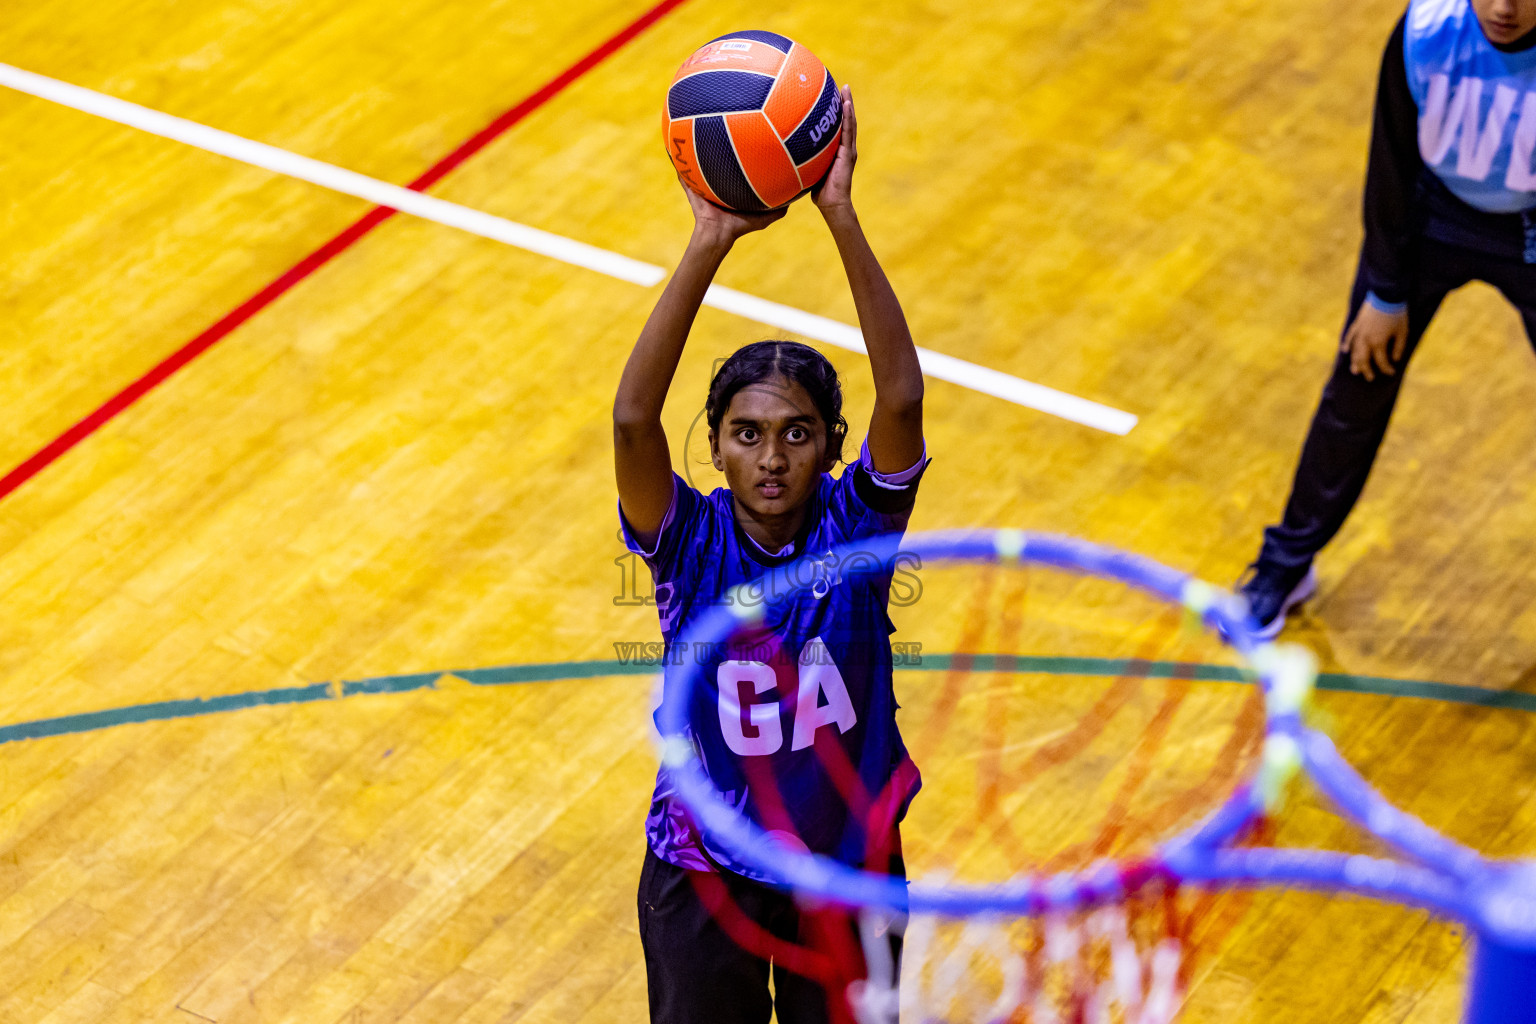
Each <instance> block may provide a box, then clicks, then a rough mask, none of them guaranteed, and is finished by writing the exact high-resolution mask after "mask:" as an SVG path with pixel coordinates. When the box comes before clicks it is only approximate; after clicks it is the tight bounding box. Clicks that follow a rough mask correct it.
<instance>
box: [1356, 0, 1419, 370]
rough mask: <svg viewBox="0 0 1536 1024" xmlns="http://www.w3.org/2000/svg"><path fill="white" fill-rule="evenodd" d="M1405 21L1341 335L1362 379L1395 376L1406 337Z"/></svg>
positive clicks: (1385, 77)
mask: <svg viewBox="0 0 1536 1024" xmlns="http://www.w3.org/2000/svg"><path fill="white" fill-rule="evenodd" d="M1405 20H1406V16H1405V19H1404V20H1400V21H1398V23H1397V28H1396V29H1395V30H1394V31H1393V32H1392V38H1391V39H1389V40H1388V41H1387V48H1386V52H1385V53H1383V54H1382V59H1381V75H1380V77H1379V79H1378V81H1377V85H1376V109H1375V114H1374V115H1373V118H1372V124H1371V156H1370V163H1369V165H1368V168H1367V170H1366V175H1365V203H1364V213H1365V242H1364V244H1363V245H1362V246H1361V248H1360V276H1361V279H1362V281H1363V282H1364V284H1365V287H1366V289H1367V298H1366V301H1365V303H1364V304H1363V305H1362V306H1361V307H1360V311H1359V313H1357V314H1356V316H1355V319H1354V321H1353V322H1352V323H1351V324H1350V325H1349V329H1348V330H1347V331H1346V332H1345V334H1344V339H1343V341H1342V343H1341V345H1340V348H1341V349H1342V350H1343V351H1345V352H1347V353H1349V363H1350V371H1351V372H1352V373H1355V374H1360V375H1363V376H1364V377H1365V379H1366V380H1374V379H1375V375H1376V373H1377V372H1381V373H1385V374H1388V375H1390V374H1393V373H1395V372H1396V370H1395V369H1394V364H1395V363H1397V362H1398V361H1400V360H1401V359H1402V357H1403V349H1404V346H1405V345H1406V344H1407V341H1408V310H1407V302H1408V286H1409V273H1410V272H1409V267H1410V266H1411V264H1412V254H1413V238H1414V230H1413V201H1414V199H1413V197H1414V191H1415V188H1416V186H1417V184H1418V179H1419V174H1420V173H1421V171H1422V169H1423V166H1424V164H1423V158H1422V157H1420V155H1419V143H1418V107H1417V105H1415V103H1414V102H1413V94H1412V93H1411V92H1410V91H1409V88H1408V67H1407V63H1406V60H1405V57H1404V52H1403V34H1404V28H1405V26H1404V21H1405Z"/></svg>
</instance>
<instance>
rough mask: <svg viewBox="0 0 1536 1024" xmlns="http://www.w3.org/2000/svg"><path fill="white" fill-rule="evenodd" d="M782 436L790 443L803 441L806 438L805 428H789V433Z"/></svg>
mask: <svg viewBox="0 0 1536 1024" xmlns="http://www.w3.org/2000/svg"><path fill="white" fill-rule="evenodd" d="M784 436H785V437H787V438H789V439H790V440H791V441H804V440H805V438H806V433H805V428H803V427H790V428H789V433H787V434H785V435H784Z"/></svg>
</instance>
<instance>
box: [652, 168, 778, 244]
mask: <svg viewBox="0 0 1536 1024" xmlns="http://www.w3.org/2000/svg"><path fill="white" fill-rule="evenodd" d="M677 182H678V184H679V185H682V186H683V195H685V196H687V197H688V205H689V206H691V207H692V208H693V232H694V234H695V235H698V236H700V237H701V238H703V239H704V240H706V241H710V242H715V243H718V244H722V245H730V244H731V243H732V242H734V241H736V239H738V238H740V237H741V236H742V235H749V234H751V233H752V232H754V231H761V230H763V228H765V227H767V226H768V225H770V224H772V223H773V222H774V221H776V220H782V219H783V217H784V214H785V213H786V212H788V207H780V208H779V209H777V210H769V211H767V212H766V213H737V212H736V211H735V210H727V209H725V208H724V207H721V206H716V205H715V204H714V203H712V202H710V201H709V200H708V199H705V198H704V197H703V196H701V195H699V194H698V193H697V192H695V191H694V190H693V189H691V188H689V187H688V186H687V185H686V184H683V179H682V178H678V179H677Z"/></svg>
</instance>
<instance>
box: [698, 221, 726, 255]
mask: <svg viewBox="0 0 1536 1024" xmlns="http://www.w3.org/2000/svg"><path fill="white" fill-rule="evenodd" d="M735 244H736V237H735V236H734V235H732V234H731V233H730V232H729V231H728V230H726V229H725V228H722V227H718V226H712V225H705V224H695V225H694V226H693V237H692V238H690V239H689V240H688V246H689V248H698V249H703V250H705V251H707V252H714V253H719V254H720V255H722V256H723V255H725V254H726V253H728V252H730V251H731V246H733V245H735Z"/></svg>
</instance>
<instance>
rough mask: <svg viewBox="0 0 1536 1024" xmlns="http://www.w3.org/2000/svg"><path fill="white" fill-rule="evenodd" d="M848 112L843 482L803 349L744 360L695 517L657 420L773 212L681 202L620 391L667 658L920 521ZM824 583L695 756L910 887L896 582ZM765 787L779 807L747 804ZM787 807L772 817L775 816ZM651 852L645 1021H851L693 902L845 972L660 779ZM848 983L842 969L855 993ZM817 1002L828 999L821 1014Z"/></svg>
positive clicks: (790, 613) (763, 347)
mask: <svg viewBox="0 0 1536 1024" xmlns="http://www.w3.org/2000/svg"><path fill="white" fill-rule="evenodd" d="M842 100H843V110H844V112H845V113H844V117H845V118H846V120H845V123H844V129H843V136H842V142H841V144H840V147H839V150H838V154H837V157H836V159H835V161H834V163H833V166H832V168H831V170H830V171H829V173H828V175H827V178H826V180H825V182H824V184H823V186H822V187H821V188H820V189H819V190H818V192H817V193H816V195H815V202H816V205H817V207H818V208H819V209H820V211H821V213H822V215H823V217H824V218H825V220H826V223H827V226H828V228H829V229H830V230H831V232H832V237H833V238H834V239H835V240H836V243H837V246H838V251H839V252H840V254H841V255H842V259H843V265H844V268H845V269H846V271H847V274H848V283H849V287H850V288H851V290H852V292H853V298H854V304H855V306H856V307H857V309H858V315H859V323H860V326H861V327H862V328H863V331H864V337H865V341H866V343H867V345H868V349H869V358H870V366H871V369H872V371H873V374H874V380H875V407H874V413H873V415H872V416H871V418H870V424H869V433H868V436H867V438H866V440H865V443H864V445H863V449H862V451H861V453H860V456H859V458H858V461H857V462H855V463H854V464H853V465H851V466H850V467H849V468H848V469H847V470H846V471H845V472H844V473H843V474H842V476H841V477H840V478H836V479H834V478H833V477H832V476H831V475H830V472H829V471H830V470H831V469H832V468H833V467H834V466H835V465H836V464H837V463H838V462H839V461H840V459H841V454H842V444H843V439H844V435H845V434H846V432H847V423H846V421H845V420H844V419H843V416H842V411H841V410H842V392H841V389H840V387H839V384H838V381H837V375H836V372H835V371H834V370H833V368H832V366H831V364H830V363H828V362H827V360H826V359H825V358H824V357H822V356H821V355H820V354H819V353H817V352H816V351H815V350H813V349H811V348H809V347H807V346H804V345H799V344H796V343H793V342H776V341H767V342H759V343H757V344H753V345H749V346H747V347H746V348H743V349H741V350H740V351H738V352H736V353H735V354H734V355H733V356H731V358H730V359H728V360H727V361H726V362H725V363H724V364H723V365H722V366H721V368H720V370H719V371H718V372H717V373H716V375H715V378H714V381H713V382H712V383H711V385H710V391H709V398H708V403H707V406H706V410H707V418H708V421H709V427H710V451H711V456H712V458H713V460H714V464H715V466H716V468H718V469H720V470H722V471H723V472H724V474H725V478H726V482H727V484H728V485H729V488H728V489H727V488H721V489H718V490H716V491H715V492H714V493H712V494H710V495H708V496H705V495H702V494H700V493H699V492H697V491H695V490H694V489H693V488H691V487H689V486H688V485H687V484H686V483H684V481H683V480H682V479H681V478H679V477H678V476H677V475H676V474H675V473H674V472H673V471H672V462H671V454H670V451H669V448H668V445H667V438H666V434H665V432H664V431H663V429H662V425H661V412H662V405H663V402H664V401H665V398H666V394H667V389H668V386H669V385H670V383H671V380H672V376H673V373H674V372H675V370H676V368H677V363H678V359H679V357H680V356H681V355H682V351H683V346H684V344H685V342H686V341H687V337H688V332H689V329H690V327H691V325H692V323H693V319H694V317H695V315H696V314H697V312H698V309H699V305H700V302H701V301H702V299H703V297H704V293H705V290H706V289H707V288H708V287H709V283H710V281H711V279H712V278H713V277H714V274H715V272H716V270H717V269H718V267H719V266H720V263H721V261H722V260H723V259H724V258H725V256H726V254H727V253H728V252H729V251H730V249H731V247H732V245H733V244H734V243H735V241H736V240H737V239H738V238H740V237H741V236H742V235H745V234H747V233H749V232H752V231H756V230H760V229H762V228H764V227H767V226H768V225H769V224H771V223H773V222H774V221H776V220H778V219H779V218H781V217H782V216H783V215H784V211H783V210H778V211H773V212H769V213H765V214H759V215H743V214H737V213H732V212H728V211H725V210H721V209H719V208H717V207H714V206H712V205H710V204H709V203H707V202H705V201H704V200H703V199H700V198H699V197H698V196H696V195H694V194H693V193H692V192H688V191H687V190H686V189H685V190H684V191H685V192H687V195H688V200H689V202H690V204H691V205H692V207H693V212H694V217H695V225H694V232H693V236H692V238H691V239H690V240H689V243H688V248H687V250H686V252H685V253H684V254H683V258H682V261H681V263H680V264H679V266H678V269H677V272H676V273H675V274H674V275H673V277H672V280H671V281H670V282H668V284H667V287H666V290H665V291H664V292H663V294H662V296H661V299H660V301H659V302H658V303H657V305H656V309H655V311H654V312H652V314H651V317H650V319H649V320H648V321H647V323H646V325H645V329H644V330H643V331H642V333H641V335H640V338H639V340H638V341H637V342H636V344H635V348H634V352H633V353H632V354H631V355H630V358H629V362H628V364H627V365H626V366H625V369H624V374H623V378H622V380H621V381H620V383H619V390H618V397H617V399H616V401H615V403H614V447H615V470H616V476H617V479H618V490H619V507H620V519H621V521H622V524H623V529H624V534H625V538H626V542H627V543H628V544H629V546H630V547H631V549H632V550H634V551H636V552H637V553H639V554H640V555H642V556H643V557H644V558H645V560H646V562H647V564H648V565H649V566H650V567H651V571H652V574H653V575H654V577H655V581H656V600H657V608H658V611H659V614H660V617H661V627H662V638H663V640H664V641H666V642H667V644H668V645H669V646H670V645H671V644H672V643H673V642H674V641H675V640H676V638H677V637H678V635H679V634H680V633H681V632H682V631H683V630H684V629H685V628H686V626H687V624H688V623H689V621H690V619H691V618H692V617H693V616H694V615H696V614H697V613H699V612H702V611H704V610H706V609H707V608H709V607H710V606H711V605H712V604H714V603H715V601H716V600H717V599H718V598H719V597H720V595H721V594H722V593H723V592H724V591H725V590H727V589H728V588H729V587H732V586H734V585H736V584H739V583H744V582H748V581H750V580H753V579H755V578H757V577H759V576H761V575H762V574H763V573H764V572H766V571H767V570H768V569H769V568H770V567H772V566H775V565H780V564H784V563H786V562H788V561H790V560H792V559H795V558H798V557H800V556H801V555H805V554H813V555H814V554H816V553H819V552H827V551H828V550H829V549H831V548H835V547H838V546H839V545H842V544H844V543H846V542H848V541H850V540H855V539H857V538H859V537H864V536H872V535H877V534H882V533H887V532H891V531H899V530H902V529H904V528H905V526H906V522H907V518H908V516H909V515H910V513H911V509H912V505H913V501H914V500H915V497H916V489H917V485H918V480H919V478H920V476H921V475H922V472H923V469H924V468H925V465H926V459H925V453H924V447H923V428H922V424H923V420H922V410H923V378H922V372H921V370H920V368H919V366H918V361H917V352H916V350H915V349H914V347H913V344H912V338H911V335H910V333H909V332H908V330H907V325H906V319H905V317H904V316H903V314H902V311H901V306H900V304H899V303H898V302H897V299H896V295H895V293H894V292H893V291H892V289H891V286H890V284H889V282H888V281H887V280H886V277H885V274H884V272H883V271H882V270H881V268H880V265H879V263H878V262H877V261H876V259H875V256H874V253H873V252H872V251H871V250H870V248H869V244H868V242H867V241H866V240H865V237H864V233H863V230H862V228H861V227H860V224H859V220H858V217H857V216H856V215H855V213H854V209H853V202H852V197H851V186H852V175H853V168H854V162H855V159H856V155H857V150H856V133H857V129H856V122H855V120H854V112H853V105H852V99H851V96H850V95H849V93H848V91H847V89H846V87H845V89H844V92H843V96H842ZM825 571H826V572H827V574H828V575H827V579H828V582H829V585H828V586H826V587H824V588H822V587H818V588H816V591H815V592H814V593H813V592H805V593H803V595H802V597H801V598H800V599H798V600H796V601H794V602H792V603H791V604H790V606H789V607H787V608H784V609H782V614H776V615H775V616H773V617H772V619H773V621H771V622H770V623H769V624H768V625H769V629H770V630H771V641H770V642H771V644H772V645H773V647H774V649H776V650H777V651H780V652H782V656H781V657H771V658H768V659H766V660H765V659H763V658H762V656H761V654H753V655H752V656H751V658H752V660H747V656H745V655H741V654H733V656H732V657H731V659H730V660H725V659H724V658H722V657H719V656H716V657H715V660H714V661H713V662H712V663H710V664H708V665H707V666H706V674H705V676H704V678H705V679H707V680H709V681H710V682H711V683H717V684H718V694H717V695H716V696H715V697H714V699H716V700H718V704H719V715H718V722H716V721H714V719H715V718H716V717H717V716H715V715H714V713H713V709H711V710H710V711H709V713H708V714H706V715H705V716H704V718H703V720H702V721H699V720H697V719H696V720H695V741H696V742H697V743H698V745H699V748H700V751H701V754H702V756H703V759H704V762H705V764H706V766H707V768H708V770H709V772H710V775H711V778H712V780H713V781H714V782H715V784H716V785H717V786H718V787H719V788H720V789H721V790H722V791H724V792H726V793H727V794H729V795H731V796H732V798H733V799H735V800H737V801H738V804H739V806H741V807H742V808H743V809H744V810H745V811H747V812H748V813H751V814H754V815H755V816H757V817H758V818H759V820H761V821H762V822H763V823H764V824H766V825H768V826H769V827H773V828H776V829H777V830H779V831H780V832H788V833H792V834H793V836H794V837H795V838H794V839H793V840H791V841H795V842H803V843H804V844H806V845H807V846H809V847H810V848H811V849H813V850H817V851H818V852H824V853H828V854H832V855H834V856H837V857H839V858H841V859H843V860H845V861H846V862H849V863H858V864H861V865H879V866H880V867H884V868H887V869H889V870H892V871H895V872H902V871H903V867H902V864H901V859H900V849H899V841H898V840H897V839H896V837H895V830H896V825H897V822H898V821H899V820H900V818H901V816H902V815H903V814H904V813H905V810H906V805H907V803H908V801H910V799H911V797H912V795H913V794H914V793H915V792H916V790H917V787H918V785H919V783H918V779H917V773H916V770H915V769H914V768H913V767H912V763H911V761H910V759H909V758H908V757H907V755H906V749H905V747H904V746H903V744H902V741H901V737H900V735H899V734H898V732H897V729H896V722H895V712H896V703H895V696H894V693H893V691H892V686H891V654H890V645H889V640H888V636H889V631H890V628H891V627H890V620H889V618H888V617H887V615H886V604H887V601H888V598H889V579H888V578H886V579H883V580H882V579H878V578H871V577H861V578H859V579H857V580H853V581H842V580H838V579H837V574H836V567H835V565H830V564H829V565H827V566H826V567H825ZM818 594H819V595H820V596H818ZM807 651H813V652H814V656H806V652H807ZM828 655H830V657H828ZM684 656H685V657H692V656H693V654H692V652H684ZM713 692H714V690H713V688H712V689H711V693H713ZM833 748H835V749H833ZM829 757H830V758H837V759H846V762H847V763H851V765H852V766H854V768H855V770H856V771H857V773H858V776H859V780H860V782H861V783H862V788H863V791H864V792H866V793H868V794H879V795H880V797H881V798H877V799H875V800H874V801H873V803H872V805H871V806H870V808H869V809H868V813H867V815H858V814H853V813H851V812H850V809H849V807H848V803H847V801H846V800H845V799H844V798H843V796H841V795H840V793H839V791H838V790H837V788H836V787H835V786H834V785H833V784H832V782H831V780H830V779H829V778H828V776H827V773H826V772H825V771H824V770H823V769H822V762H823V760H824V759H827V758H829ZM749 762H755V763H749ZM765 765H766V766H768V767H767V769H766V771H767V775H768V778H769V782H770V785H771V786H772V787H773V788H774V789H775V790H776V793H775V794H773V795H772V799H768V800H759V799H757V798H758V797H762V796H765V794H762V793H761V792H760V791H759V790H758V789H757V784H758V783H759V782H760V780H761V779H762V778H763V774H762V771H763V770H764V766H765ZM780 796H781V797H782V800H783V807H782V812H781V813H780V815H778V816H775V815H774V814H773V813H772V809H771V808H770V807H768V806H767V805H777V804H778V798H779V797H780ZM646 838H647V844H648V847H649V849H648V850H647V852H646V857H645V866H644V868H643V869H642V873H641V880H640V893H639V912H640V935H641V941H642V944H643V946H644V950H645V961H646V974H647V981H648V989H649V997H650V1012H651V1019H652V1020H653V1021H665V1022H668V1024H682V1022H700V1024H703V1022H706V1021H707V1022H709V1024H731V1022H737V1021H739V1022H749V1021H750V1022H766V1021H767V1020H768V1019H769V1017H770V1016H771V1014H772V1013H773V1011H774V1009H775V1004H776V1008H777V1010H778V1019H779V1020H780V1021H783V1022H786V1024H798V1022H808V1021H820V1020H826V1019H829V1015H830V1019H839V1018H842V1017H843V1016H844V1014H845V1012H846V1011H845V1007H844V1006H843V1004H842V1001H841V992H842V991H843V989H844V988H845V986H846V982H847V981H848V980H851V976H850V977H844V978H840V979H823V980H825V981H827V982H828V983H829V984H828V985H827V987H826V988H825V989H824V988H823V987H822V985H821V984H818V983H817V982H815V981H813V980H811V979H808V978H805V977H802V976H800V975H798V974H796V973H794V972H792V971H790V970H787V969H786V968H785V966H784V965H783V964H782V963H774V964H771V965H770V963H769V961H768V960H767V959H765V958H763V957H761V956H758V955H756V954H754V953H752V952H749V951H748V950H745V949H743V948H740V947H738V946H737V945H736V944H735V943H734V942H733V941H732V940H731V939H730V938H729V937H727V935H726V933H725V932H724V931H723V930H722V928H721V926H720V925H719V923H718V922H717V921H716V920H715V917H714V915H713V914H712V912H711V910H710V909H709V908H708V907H707V906H706V904H705V902H704V901H703V900H701V898H700V891H701V890H703V891H707V892H718V891H719V888H720V887H721V885H722V883H723V887H724V888H725V889H726V890H727V892H728V897H729V898H730V899H731V900H732V901H733V902H734V903H735V905H736V906H737V907H739V908H740V909H741V910H742V911H743V912H745V913H746V914H747V916H748V917H750V918H751V919H752V920H753V921H754V922H756V924H757V925H759V926H760V927H761V928H763V929H765V930H766V931H767V932H769V933H771V934H772V935H774V936H775V937H777V938H779V939H781V940H787V941H791V942H797V943H799V944H801V945H821V944H825V943H826V942H829V941H830V942H832V943H833V944H834V945H840V946H841V947H842V949H843V951H844V952H845V953H846V954H848V957H847V958H846V959H851V960H856V959H857V950H856V946H854V945H853V941H852V935H851V934H850V933H848V931H847V929H846V926H845V928H844V934H842V935H840V936H839V935H834V936H830V937H829V936H827V935H826V934H825V932H824V930H823V926H824V924H825V919H824V915H823V916H821V917H818V918H816V919H814V920H813V918H812V915H810V914H808V913H806V914H802V912H801V911H800V910H799V909H798V908H797V907H796V905H795V902H794V900H793V898H792V897H791V896H788V895H785V894H783V893H780V892H778V891H776V890H773V889H770V888H768V887H766V886H764V885H761V884H758V883H757V882H755V881H753V880H751V879H750V878H748V877H745V876H746V874H747V872H746V871H745V870H744V869H743V868H741V867H740V866H738V865H734V864H733V863H732V862H731V861H730V859H729V857H728V856H727V855H726V854H725V853H724V852H722V851H720V850H717V849H714V848H712V847H711V846H710V845H709V844H708V843H707V842H705V841H704V840H702V838H701V837H700V836H699V835H698V833H697V832H696V831H695V830H694V829H693V827H692V825H691V823H690V822H689V821H688V819H687V817H686V815H685V814H684V813H683V811H682V809H681V807H680V806H677V805H675V804H674V802H673V799H672V795H671V792H670V790H669V787H668V785H667V782H666V780H665V778H664V777H663V778H660V779H658V783H657V788H656V794H655V797H654V799H653V803H652V806H651V812H650V816H649V820H648V821H647V825H646ZM770 970H771V971H772V974H773V996H772V997H770V994H769V987H768V981H769V974H770ZM858 970H859V968H858V967H857V965H856V964H854V965H852V966H851V968H850V973H851V975H852V976H857V972H858ZM834 980H835V981H836V982H837V984H835V985H834V984H831V982H832V981H834ZM829 992H831V993H835V994H836V995H835V997H834V999H833V1001H832V1003H831V1005H829V998H828V995H829Z"/></svg>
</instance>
